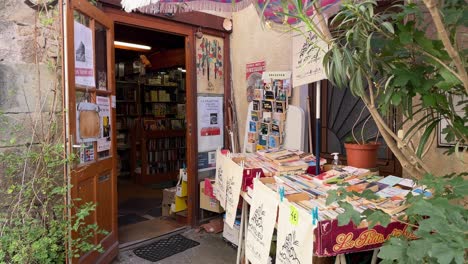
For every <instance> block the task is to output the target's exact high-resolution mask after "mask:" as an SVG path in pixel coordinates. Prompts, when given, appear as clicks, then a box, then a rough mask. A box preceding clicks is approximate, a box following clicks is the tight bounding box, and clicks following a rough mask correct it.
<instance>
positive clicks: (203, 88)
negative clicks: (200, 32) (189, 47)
mask: <svg viewBox="0 0 468 264" xmlns="http://www.w3.org/2000/svg"><path fill="white" fill-rule="evenodd" d="M196 48H197V51H196V52H197V55H196V56H197V57H196V59H197V61H196V69H197V87H198V93H210V94H223V93H224V50H223V49H224V40H223V39H222V38H218V37H213V36H204V37H203V38H201V39H198V38H197V40H196Z"/></svg>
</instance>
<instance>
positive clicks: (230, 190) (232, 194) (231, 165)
mask: <svg viewBox="0 0 468 264" xmlns="http://www.w3.org/2000/svg"><path fill="white" fill-rule="evenodd" d="M224 164H225V165H224V170H225V171H224V173H226V172H228V173H227V175H226V174H225V175H226V177H225V179H226V207H225V208H224V209H225V210H226V224H227V225H228V226H229V227H231V228H233V227H234V221H235V220H236V216H237V205H238V203H239V196H240V191H241V187H242V176H243V173H244V168H243V167H241V166H239V165H238V164H237V163H235V162H234V161H232V159H230V158H225V162H224Z"/></svg>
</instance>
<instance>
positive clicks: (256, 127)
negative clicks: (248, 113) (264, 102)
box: [249, 121, 260, 132]
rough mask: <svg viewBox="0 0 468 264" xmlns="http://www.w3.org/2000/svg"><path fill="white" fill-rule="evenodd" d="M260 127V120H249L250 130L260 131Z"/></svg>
mask: <svg viewBox="0 0 468 264" xmlns="http://www.w3.org/2000/svg"><path fill="white" fill-rule="evenodd" d="M259 128H260V122H256V121H250V122H249V132H258V130H259Z"/></svg>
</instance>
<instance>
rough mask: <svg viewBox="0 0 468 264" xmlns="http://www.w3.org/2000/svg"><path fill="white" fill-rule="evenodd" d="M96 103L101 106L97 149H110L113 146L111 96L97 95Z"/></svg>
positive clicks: (99, 150)
mask: <svg viewBox="0 0 468 264" xmlns="http://www.w3.org/2000/svg"><path fill="white" fill-rule="evenodd" d="M96 104H97V105H98V107H99V121H100V126H99V127H100V136H99V139H98V141H97V151H98V152H101V151H105V150H109V149H110V146H111V122H110V113H111V111H110V102H109V97H105V96H96Z"/></svg>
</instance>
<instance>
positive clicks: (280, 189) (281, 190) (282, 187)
mask: <svg viewBox="0 0 468 264" xmlns="http://www.w3.org/2000/svg"><path fill="white" fill-rule="evenodd" d="M278 192H279V195H280V201H281V202H283V199H284V186H280V187H279V190H278Z"/></svg>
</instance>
